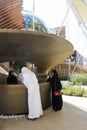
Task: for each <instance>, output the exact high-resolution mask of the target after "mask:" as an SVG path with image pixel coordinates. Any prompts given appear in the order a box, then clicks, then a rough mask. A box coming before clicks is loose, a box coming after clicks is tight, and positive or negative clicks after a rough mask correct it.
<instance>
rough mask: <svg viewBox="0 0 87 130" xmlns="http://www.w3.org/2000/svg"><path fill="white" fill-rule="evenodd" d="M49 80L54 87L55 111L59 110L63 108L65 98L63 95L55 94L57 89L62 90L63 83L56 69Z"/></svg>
mask: <svg viewBox="0 0 87 130" xmlns="http://www.w3.org/2000/svg"><path fill="white" fill-rule="evenodd" d="M47 82H50V86H51V89H52V107H53V110H54V111H58V110H61V109H62V105H63V100H62V95H61V94H60V95H54V92H55V90H56V91H59V92H60V91H61V89H62V85H61V82H60V78H59V77H58V73H57V71H56V70H51V72H50V75H49V78H48V79H47Z"/></svg>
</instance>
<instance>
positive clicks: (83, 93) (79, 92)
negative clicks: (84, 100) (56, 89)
mask: <svg viewBox="0 0 87 130" xmlns="http://www.w3.org/2000/svg"><path fill="white" fill-rule="evenodd" d="M63 94H65V95H69V96H80V97H87V90H85V89H84V88H82V87H81V86H77V85H74V86H73V85H72V84H68V86H67V87H66V88H63Z"/></svg>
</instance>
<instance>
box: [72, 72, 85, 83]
mask: <svg viewBox="0 0 87 130" xmlns="http://www.w3.org/2000/svg"><path fill="white" fill-rule="evenodd" d="M70 81H71V82H72V84H73V85H84V84H87V74H73V75H71V77H70Z"/></svg>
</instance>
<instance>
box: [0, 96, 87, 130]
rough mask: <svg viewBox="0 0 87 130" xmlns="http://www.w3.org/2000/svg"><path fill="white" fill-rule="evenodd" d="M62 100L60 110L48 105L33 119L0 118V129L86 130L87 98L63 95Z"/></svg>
mask: <svg viewBox="0 0 87 130" xmlns="http://www.w3.org/2000/svg"><path fill="white" fill-rule="evenodd" d="M63 101H64V104H63V108H62V110H61V111H58V112H54V111H53V110H52V109H51V107H50V108H48V109H46V110H44V116H42V117H41V118H39V119H37V120H35V121H30V120H27V119H26V117H25V116H24V117H19V118H13V119H12V118H9V119H6V118H0V130H87V98H80V97H70V96H63Z"/></svg>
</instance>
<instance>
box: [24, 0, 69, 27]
mask: <svg viewBox="0 0 87 130" xmlns="http://www.w3.org/2000/svg"><path fill="white" fill-rule="evenodd" d="M34 2H35V11H34V12H35V15H36V16H38V17H39V18H41V19H42V20H43V21H44V23H45V24H46V25H47V26H48V27H49V28H54V27H58V26H61V24H62V22H63V20H64V17H65V15H66V12H67V9H66V0H34ZM23 8H24V10H27V11H31V12H32V11H33V0H23Z"/></svg>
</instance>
